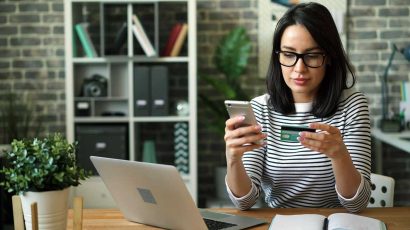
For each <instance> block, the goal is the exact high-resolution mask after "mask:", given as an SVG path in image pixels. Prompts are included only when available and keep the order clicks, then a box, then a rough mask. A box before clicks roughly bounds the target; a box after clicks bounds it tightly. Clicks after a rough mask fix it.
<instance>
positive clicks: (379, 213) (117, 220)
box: [67, 207, 410, 230]
mask: <svg viewBox="0 0 410 230" xmlns="http://www.w3.org/2000/svg"><path fill="white" fill-rule="evenodd" d="M212 210H213V211H220V212H226V213H233V214H237V215H244V216H252V217H257V218H262V219H265V220H266V221H267V222H268V223H270V221H271V220H272V217H273V216H275V214H284V215H286V214H287V215H292V214H307V213H315V214H321V215H325V216H328V215H330V214H332V213H337V212H346V210H345V209H342V208H281V209H272V208H263V209H254V210H249V211H239V210H236V209H212ZM359 215H362V216H368V217H373V218H376V219H379V220H381V221H383V222H384V223H386V225H387V229H388V230H399V229H400V230H401V229H410V207H395V208H367V209H365V210H363V211H362V212H361V213H359ZM72 216H73V212H72V210H70V211H69V213H68V222H67V229H69V230H71V229H72V226H73V223H72ZM268 223H267V224H265V225H261V226H258V227H255V228H253V229H265V230H266V229H267V228H268V226H269V224H268ZM83 229H87V230H92V229H116V230H128V229H156V228H154V227H150V226H145V225H142V224H138V223H133V222H129V221H127V220H125V219H124V217H123V216H122V214H121V213H120V212H119V211H118V210H115V209H85V210H84V211H83Z"/></svg>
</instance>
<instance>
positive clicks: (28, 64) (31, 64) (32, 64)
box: [13, 60, 43, 68]
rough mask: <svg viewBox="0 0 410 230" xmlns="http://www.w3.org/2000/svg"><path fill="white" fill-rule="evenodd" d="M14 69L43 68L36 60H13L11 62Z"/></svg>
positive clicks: (40, 62)
mask: <svg viewBox="0 0 410 230" xmlns="http://www.w3.org/2000/svg"><path fill="white" fill-rule="evenodd" d="M13 67H14V68H39V67H43V62H42V61H38V60H32V61H28V60H14V61H13Z"/></svg>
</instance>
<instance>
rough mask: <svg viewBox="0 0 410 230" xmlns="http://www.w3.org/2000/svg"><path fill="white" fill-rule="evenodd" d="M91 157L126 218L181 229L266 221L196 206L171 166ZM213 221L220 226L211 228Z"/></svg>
mask: <svg viewBox="0 0 410 230" xmlns="http://www.w3.org/2000/svg"><path fill="white" fill-rule="evenodd" d="M90 159H91V161H92V163H93V164H94V166H95V168H96V169H97V171H98V174H99V175H100V176H101V178H102V180H103V182H104V184H105V185H106V186H107V188H108V190H109V191H110V193H111V195H112V197H113V198H114V201H115V202H116V204H117V206H118V208H119V210H120V211H121V213H122V214H123V215H124V217H125V218H126V219H127V220H129V221H133V222H137V223H141V224H145V225H152V226H156V227H161V228H166V229H182V230H184V229H189V230H191V229H208V228H209V229H229V230H231V229H232V230H233V229H244V228H249V227H252V226H256V225H259V224H264V223H266V222H265V220H261V219H257V218H252V217H245V216H239V215H232V214H226V213H219V212H211V211H208V210H200V209H198V208H197V207H196V205H195V202H194V201H193V199H192V197H191V195H190V193H189V192H188V190H187V188H186V186H185V184H184V182H183V180H182V178H181V176H180V174H179V172H178V171H177V169H176V168H175V167H174V166H171V165H162V164H152V163H146V162H138V161H128V160H119V159H112V158H105V157H96V156H91V157H90ZM205 222H207V224H206V223H205ZM213 224H214V225H223V226H219V227H216V228H214V227H213V226H212V225H213Z"/></svg>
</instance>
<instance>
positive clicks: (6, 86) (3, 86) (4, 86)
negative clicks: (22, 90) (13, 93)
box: [0, 82, 11, 90]
mask: <svg viewBox="0 0 410 230" xmlns="http://www.w3.org/2000/svg"><path fill="white" fill-rule="evenodd" d="M0 89H1V90H9V89H11V83H10V82H0Z"/></svg>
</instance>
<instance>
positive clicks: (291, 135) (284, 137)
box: [280, 125, 316, 142]
mask: <svg viewBox="0 0 410 230" xmlns="http://www.w3.org/2000/svg"><path fill="white" fill-rule="evenodd" d="M303 131H307V132H316V129H312V128H309V127H307V126H287V125H284V126H281V129H280V140H281V141H286V142H299V141H298V137H299V133H300V132H303Z"/></svg>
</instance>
